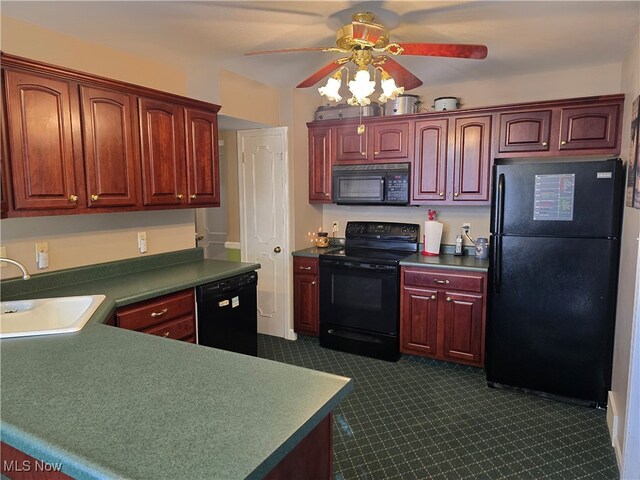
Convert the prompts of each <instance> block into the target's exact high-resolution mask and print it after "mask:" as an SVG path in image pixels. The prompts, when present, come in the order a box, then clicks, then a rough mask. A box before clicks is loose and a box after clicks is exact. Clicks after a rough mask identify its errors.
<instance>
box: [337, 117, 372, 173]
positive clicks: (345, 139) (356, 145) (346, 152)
mask: <svg viewBox="0 0 640 480" xmlns="http://www.w3.org/2000/svg"><path fill="white" fill-rule="evenodd" d="M335 134H336V151H335V159H334V162H333V163H343V162H345V163H358V162H360V163H363V162H366V161H367V147H368V145H367V144H368V142H369V129H368V128H367V127H365V129H364V132H362V133H358V125H357V124H355V123H350V124H348V125H344V126H339V127H336V128H335Z"/></svg>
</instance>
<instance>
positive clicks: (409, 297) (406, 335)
mask: <svg viewBox="0 0 640 480" xmlns="http://www.w3.org/2000/svg"><path fill="white" fill-rule="evenodd" d="M438 295H439V293H438V291H437V290H431V289H422V288H408V287H405V288H404V289H403V290H402V297H401V301H400V303H401V307H400V308H401V310H400V311H401V313H400V351H401V352H403V353H411V354H418V355H422V354H427V355H437V353H438V347H437V345H438V338H437V337H438Z"/></svg>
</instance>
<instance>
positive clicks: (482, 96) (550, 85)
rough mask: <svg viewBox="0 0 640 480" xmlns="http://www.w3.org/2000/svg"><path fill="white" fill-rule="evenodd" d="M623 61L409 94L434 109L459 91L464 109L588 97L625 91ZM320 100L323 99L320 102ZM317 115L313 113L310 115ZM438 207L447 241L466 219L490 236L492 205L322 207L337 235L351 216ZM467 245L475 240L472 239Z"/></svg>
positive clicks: (409, 216) (397, 214) (410, 213)
mask: <svg viewBox="0 0 640 480" xmlns="http://www.w3.org/2000/svg"><path fill="white" fill-rule="evenodd" d="M620 78H621V75H620V65H619V64H617V65H599V66H593V67H585V68H576V69H568V70H558V71H554V72H545V73H540V74H535V75H521V76H513V77H506V78H503V79H502V80H501V81H500V82H495V81H483V82H476V81H468V82H460V83H456V84H452V85H450V86H447V87H442V86H435V87H421V88H419V89H416V90H412V91H411V92H410V93H412V94H417V95H420V96H421V99H422V100H423V101H424V102H425V104H426V106H427V108H428V110H429V111H431V110H432V108H431V107H430V105H431V103H430V102H431V101H432V100H433V98H436V97H439V96H457V97H460V98H462V101H463V108H473V107H485V106H492V105H501V104H507V103H518V102H528V101H536V100H553V99H559V98H572V97H583V96H591V95H603V94H611V93H619V92H620ZM321 103H322V102H321V101H320V102H319V103H318V104H321ZM310 118H312V117H310ZM429 208H431V209H435V210H437V212H438V221H440V222H442V223H443V224H444V230H443V236H442V243H446V244H453V243H455V237H456V235H458V234H459V233H460V227H461V224H462V222H463V221H464V222H470V223H471V236H472V237H488V236H489V213H490V212H489V207H465V206H447V207H440V206H438V205H432V206H430V207H429V206H425V207H384V208H381V207H348V206H338V205H327V206H325V207H324V209H323V219H322V226H323V229H324V230H325V231H328V232H331V226H332V223H333V222H334V221H338V222H339V223H340V227H339V232H338V233H337V234H336V236H340V237H342V236H344V228H345V223H346V221H347V220H381V221H395V222H408V223H419V224H420V223H421V222H424V221H425V220H426V219H427V210H428V209H429ZM465 244H470V243H469V242H468V241H467V242H465Z"/></svg>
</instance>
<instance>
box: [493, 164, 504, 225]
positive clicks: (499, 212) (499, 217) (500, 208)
mask: <svg viewBox="0 0 640 480" xmlns="http://www.w3.org/2000/svg"><path fill="white" fill-rule="evenodd" d="M497 188H498V191H497V194H496V206H495V207H496V211H495V215H494V217H493V221H494V224H493V231H494V233H495V234H496V235H501V234H502V229H503V227H504V173H501V174H500V176H499V177H498V187H497Z"/></svg>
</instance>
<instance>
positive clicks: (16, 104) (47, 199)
mask: <svg viewBox="0 0 640 480" xmlns="http://www.w3.org/2000/svg"><path fill="white" fill-rule="evenodd" d="M4 74H5V78H4V80H5V95H6V98H5V100H6V108H7V117H8V123H7V134H8V140H9V141H8V143H9V149H10V158H11V175H12V182H13V183H12V186H13V189H12V190H13V208H14V209H16V210H51V209H73V208H77V207H78V205H79V204H82V203H83V201H84V195H83V193H82V192H79V191H78V190H77V184H76V168H80V169H81V168H82V167H81V163H82V151H79V150H81V149H74V148H73V132H72V115H74V113H73V112H72V109H74V110H75V115H76V116H77V112H78V106H77V92H74V91H73V89H72V87H71V85H70V84H69V83H67V82H65V81H60V80H54V79H51V78H48V77H44V76H38V75H32V74H29V73H23V72H13V71H8V70H6V71H5V72H4ZM72 98H73V99H74V100H72Z"/></svg>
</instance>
